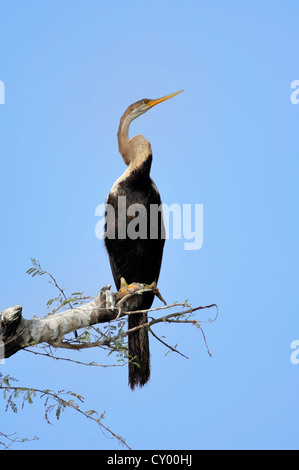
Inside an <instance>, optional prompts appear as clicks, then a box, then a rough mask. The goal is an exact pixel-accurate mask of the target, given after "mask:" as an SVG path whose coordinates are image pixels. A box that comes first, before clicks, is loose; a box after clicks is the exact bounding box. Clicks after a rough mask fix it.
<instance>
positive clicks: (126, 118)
mask: <svg viewBox="0 0 299 470" xmlns="http://www.w3.org/2000/svg"><path fill="white" fill-rule="evenodd" d="M136 117H138V115H136V114H133V113H132V112H131V111H130V109H128V110H127V111H126V112H125V113H124V115H123V116H122V118H121V120H120V124H119V128H118V133H117V138H118V149H119V153H120V154H121V156H122V158H123V160H124V162H125V164H126V165H127V166H128V167H129V168H130V170H133V169H134V170H136V169H138V168H140V169H142V168H143V167H144V168H143V170H145V169H147V168H148V173H149V171H150V166H151V165H145V164H146V163H148V160H149V158H150V163H151V160H152V149H151V144H150V143H149V142H148V141H147V140H146V139H145V137H143V136H142V135H137V136H135V137H133V138H132V139H129V127H130V124H131V122H132V121H133V120H134V119H136Z"/></svg>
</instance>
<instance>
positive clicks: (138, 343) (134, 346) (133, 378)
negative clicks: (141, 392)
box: [128, 313, 150, 390]
mask: <svg viewBox="0 0 299 470" xmlns="http://www.w3.org/2000/svg"><path fill="white" fill-rule="evenodd" d="M147 321H148V319H147V314H146V313H142V314H136V315H135V314H134V313H133V314H131V315H129V325H128V326H129V329H131V328H135V327H136V326H140V325H144V324H145V323H147ZM128 347H129V356H130V362H129V385H130V387H131V389H132V390H134V388H135V387H136V386H139V387H142V386H143V385H144V384H145V383H146V382H147V381H148V380H149V378H150V351H149V337H148V330H147V329H146V328H140V329H139V330H137V331H136V332H134V333H131V334H129V339H128Z"/></svg>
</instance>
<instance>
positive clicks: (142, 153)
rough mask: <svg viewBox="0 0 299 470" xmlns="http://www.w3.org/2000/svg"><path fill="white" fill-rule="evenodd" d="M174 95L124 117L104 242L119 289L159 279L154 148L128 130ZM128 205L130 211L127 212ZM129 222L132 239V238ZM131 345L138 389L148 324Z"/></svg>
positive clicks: (143, 318)
mask: <svg viewBox="0 0 299 470" xmlns="http://www.w3.org/2000/svg"><path fill="white" fill-rule="evenodd" d="M176 94H177V93H174V94H173V95H169V96H166V97H164V98H160V99H159V100H147V99H144V100H140V101H138V102H137V103H134V104H133V105H131V106H129V108H128V109H127V110H126V112H125V113H124V115H123V116H122V118H121V121H120V126H119V130H118V144H119V151H120V153H121V155H122V157H123V160H124V162H125V163H126V165H128V168H127V170H126V171H125V172H124V174H123V175H122V176H121V177H120V178H119V179H118V180H117V181H116V182H115V183H114V185H113V187H112V189H111V191H110V193H109V195H108V197H107V200H106V205H107V206H106V228H105V245H106V248H107V252H108V255H109V261H110V265H111V270H112V274H113V278H114V281H115V284H116V287H117V289H119V288H120V280H121V278H122V277H123V278H124V279H125V280H126V282H127V283H128V284H132V283H134V282H138V283H143V284H151V283H153V282H156V283H157V282H158V278H159V274H160V268H161V262H162V256H163V248H164V242H165V229H164V224H163V215H162V212H161V210H156V211H154V212H155V216H154V217H153V216H152V217H151V208H158V206H160V205H161V198H160V194H159V192H158V190H157V188H156V185H155V184H154V182H153V180H152V179H151V178H150V170H151V164H152V150H151V145H150V143H149V142H148V141H147V140H146V139H145V138H144V137H143V136H141V135H138V136H136V137H134V138H132V139H131V140H129V135H128V131H129V126H130V124H131V122H132V120H133V119H135V118H136V117H138V116H140V115H141V114H143V113H145V112H146V111H147V110H148V109H150V108H151V107H152V106H154V105H155V104H158V103H160V102H161V101H164V100H166V99H168V98H171V97H172V96H174V95H176ZM132 204H139V205H142V207H140V206H139V211H138V210H135V209H136V206H135V208H134V210H132ZM108 205H110V206H111V207H113V209H114V212H111V210H108V209H107V207H108ZM130 208H131V210H132V213H131V214H129V215H128V214H127V211H128V209H130ZM152 214H153V213H152ZM114 215H115V217H114ZM131 223H132V225H131V227H132V229H133V238H132V237H130V235H131V233H132V232H130V224H131ZM128 232H130V233H128ZM138 234H139V236H137V237H136V235H138ZM142 295H143V298H142V305H141V306H140V307H139V310H146V309H149V308H150V307H151V305H152V303H153V300H154V294H153V293H144V294H142ZM128 323H129V325H128V326H129V329H131V328H134V327H135V326H139V325H142V324H144V323H147V314H131V315H129V320H128ZM128 349H129V355H130V358H131V359H132V361H131V362H130V363H129V385H130V387H131V388H132V389H134V388H135V386H136V385H139V386H143V385H144V384H145V383H146V382H147V381H148V380H149V377H150V354H149V338H148V331H147V329H146V328H142V329H140V330H138V331H136V332H134V333H131V334H129V339H128ZM134 363H137V364H138V365H136V364H134Z"/></svg>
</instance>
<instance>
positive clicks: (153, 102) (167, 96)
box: [148, 90, 184, 108]
mask: <svg viewBox="0 0 299 470" xmlns="http://www.w3.org/2000/svg"><path fill="white" fill-rule="evenodd" d="M182 91H184V90H180V91H176V92H175V93H172V94H171V95H166V96H163V97H162V98H158V99H156V100H148V105H149V107H150V108H152V107H153V106H156V104H159V103H162V101H166V100H169V98H173V97H174V96H176V95H178V94H179V93H182Z"/></svg>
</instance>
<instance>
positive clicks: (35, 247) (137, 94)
mask: <svg viewBox="0 0 299 470" xmlns="http://www.w3.org/2000/svg"><path fill="white" fill-rule="evenodd" d="M298 13H299V7H298V3H297V2H295V1H289V2H282V1H275V0H274V1H273V0H272V1H267V0H264V1H263V2H258V1H256V0H254V1H252V2H250V3H249V2H237V1H233V0H228V1H227V2H222V1H219V0H216V1H213V2H207V1H206V2H203V1H193V0H192V1H191V0H187V1H186V2H181V1H180V2H179V1H175V0H172V1H159V2H158V1H156V0H154V1H152V2H144V1H139V2H137V1H129V2H121V1H110V2H98V1H95V0H88V1H85V2H83V1H82V0H80V1H76V0H72V1H70V0H63V1H57V0H52V1H51V2H39V1H37V0H34V1H33V0H28V1H26V2H21V1H19V0H14V1H11V2H9V3H8V2H3V1H2V2H0V17H1V28H0V80H1V81H3V82H4V84H5V105H0V136H1V138H0V155H1V176H0V181H1V184H0V195H1V206H0V207H1V231H0V247H1V249H0V260H1V261H0V263H1V288H0V291H1V306H0V310H2V309H4V308H7V307H9V306H11V305H15V304H21V305H23V306H24V316H25V317H27V318H30V317H32V315H33V314H34V313H35V314H37V315H38V316H43V315H45V314H46V313H47V310H46V307H45V304H46V301H47V300H48V299H49V298H51V297H53V294H54V293H55V291H53V289H52V288H51V286H49V285H48V284H47V282H46V281H45V279H43V278H38V279H37V278H35V279H31V278H29V276H27V275H26V270H27V269H28V268H29V267H30V258H31V257H35V258H38V259H39V261H40V262H41V264H42V266H43V267H44V268H45V269H47V270H48V271H50V272H51V273H52V274H53V275H55V276H56V278H57V279H58V280H59V281H60V282H61V283H62V284H63V285H64V286H66V287H68V291H67V292H68V293H71V292H74V291H78V290H84V292H85V293H86V294H87V295H96V294H97V292H98V290H99V288H100V287H101V286H102V285H105V284H107V283H112V276H111V272H110V267H109V263H108V259H107V256H106V253H105V249H104V246H103V242H102V241H101V240H98V239H97V238H96V236H95V227H96V224H97V222H98V218H97V217H96V216H95V210H96V207H97V206H98V205H99V204H101V203H103V201H104V200H105V197H106V195H107V193H108V192H109V190H110V187H111V186H112V184H113V182H114V181H115V180H116V178H118V177H119V176H120V175H121V174H122V172H123V171H124V168H125V167H124V163H123V161H122V159H121V157H120V155H119V154H118V149H117V139H116V132H117V128H118V123H119V119H120V116H121V115H122V113H123V112H124V111H125V109H126V107H127V106H128V105H129V104H131V103H133V102H134V101H137V100H138V99H141V98H144V97H146V98H157V97H159V96H163V95H165V94H168V93H172V92H174V91H177V90H180V89H182V88H184V89H185V92H184V93H183V94H181V95H179V96H177V97H175V98H174V99H173V100H170V101H168V102H166V103H163V104H161V105H159V106H157V107H155V108H154V109H153V110H151V111H150V112H148V113H147V114H146V115H144V116H142V117H140V118H139V119H138V120H136V121H134V123H133V124H132V127H131V135H134V134H135V133H136V134H137V133H142V134H143V135H144V136H146V138H147V139H148V140H149V141H150V142H151V144H152V148H153V155H154V161H153V167H152V177H153V179H154V180H155V182H156V184H157V186H158V187H159V190H160V192H161V195H162V199H163V202H164V203H166V204H169V205H170V204H172V203H178V204H192V205H194V204H203V206H204V243H203V247H202V248H201V249H200V250H198V251H186V250H184V240H168V241H167V244H166V248H165V254H164V260H163V267H162V272H161V277H160V283H159V285H160V289H161V292H162V294H163V296H164V297H165V298H166V300H167V301H168V302H173V301H184V300H185V299H187V298H188V299H190V301H191V302H192V303H193V305H194V306H195V305H206V304H211V303H217V304H218V306H219V317H218V319H217V321H216V322H215V323H213V324H211V325H205V326H204V328H205V333H206V336H207V341H208V344H209V347H210V350H211V353H212V355H213V357H212V358H210V357H209V356H208V354H207V352H206V349H205V345H204V343H203V341H202V338H201V335H200V334H199V332H198V331H197V330H196V329H195V328H190V327H189V326H187V325H181V326H177V325H172V326H168V327H165V326H164V327H159V328H157V329H156V333H158V334H166V335H167V341H168V342H170V343H171V344H176V343H178V345H179V348H180V350H181V351H182V352H183V353H184V354H186V355H187V356H188V357H189V360H186V359H184V358H183V357H181V356H178V355H176V354H168V355H167V356H166V357H164V354H165V352H166V350H165V348H164V347H163V346H162V345H161V344H160V343H157V342H156V341H153V339H152V340H151V354H152V378H151V381H150V383H149V385H148V386H146V387H145V388H143V389H142V390H140V391H136V392H131V391H130V390H129V388H128V386H127V370H126V369H125V368H108V369H102V368H85V367H83V366H78V365H75V364H70V363H67V362H59V361H52V360H50V359H48V358H42V357H35V356H33V355H30V354H28V353H26V352H20V353H18V354H17V355H16V356H14V357H12V358H11V359H9V360H7V361H6V362H5V364H4V365H2V366H0V367H1V369H0V371H1V372H2V373H4V374H5V375H6V374H10V375H12V376H14V377H16V378H18V379H19V384H20V385H24V386H32V387H36V388H51V389H53V390H61V389H66V390H72V391H74V392H77V393H79V394H80V395H83V396H84V397H85V399H86V402H85V405H84V406H83V408H85V409H86V410H88V409H97V410H98V411H99V412H100V413H101V412H103V411H106V415H105V416H106V417H105V424H106V425H107V426H110V427H111V429H112V430H113V431H114V432H116V433H119V434H121V435H122V436H123V437H125V438H126V440H127V442H128V444H129V445H130V446H131V447H132V448H133V449H247V448H249V449H252V448H255V449H261V448H267V449H275V448H283V449H287V448H293V449H294V448H298V437H299V436H298V426H297V423H298V420H299V409H298V393H299V365H297V366H296V365H293V364H292V363H291V361H290V356H291V353H292V350H291V348H290V345H291V342H292V341H294V340H297V339H299V332H298V308H297V304H296V300H297V293H298V189H297V188H298V169H299V168H298V150H299V140H298V122H299V105H294V104H292V103H291V100H290V96H291V93H292V91H293V90H292V89H291V83H292V82H293V81H294V80H298V79H299V70H298V60H297V59H296V58H297V56H298V40H299V37H298ZM156 305H158V304H156ZM209 314H210V312H209ZM209 314H203V316H202V318H203V319H206V318H207V316H209ZM73 357H74V358H75V359H79V360H81V361H83V360H85V361H98V362H101V363H106V358H105V357H104V356H103V355H102V353H101V352H100V351H97V350H92V351H89V352H88V353H85V352H84V353H83V352H81V353H78V354H74V356H73ZM0 407H1V408H0V410H1V426H0V431H2V432H7V433H9V432H14V431H17V432H18V435H19V436H21V437H31V436H33V435H38V436H39V440H38V441H33V442H31V443H27V444H20V445H19V446H16V447H19V448H26V449H30V448H34V449H78V448H81V449H120V448H121V447H120V446H119V445H118V443H117V442H116V441H115V440H110V439H107V438H106V437H105V436H104V435H103V434H102V433H101V431H99V430H98V428H97V427H96V426H95V425H94V423H90V422H88V421H87V420H85V419H84V418H83V417H80V416H77V415H76V414H74V413H72V412H71V411H67V412H66V413H65V415H64V416H62V417H61V419H60V421H58V422H56V421H55V419H54V420H53V426H50V425H48V424H47V423H46V422H45V420H43V409H44V408H43V405H42V403H41V402H40V401H39V400H37V402H36V404H34V405H31V406H29V405H28V406H27V407H25V408H24V410H22V411H21V410H20V412H19V413H18V414H16V415H14V414H12V413H4V405H3V404H2V405H0Z"/></svg>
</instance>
